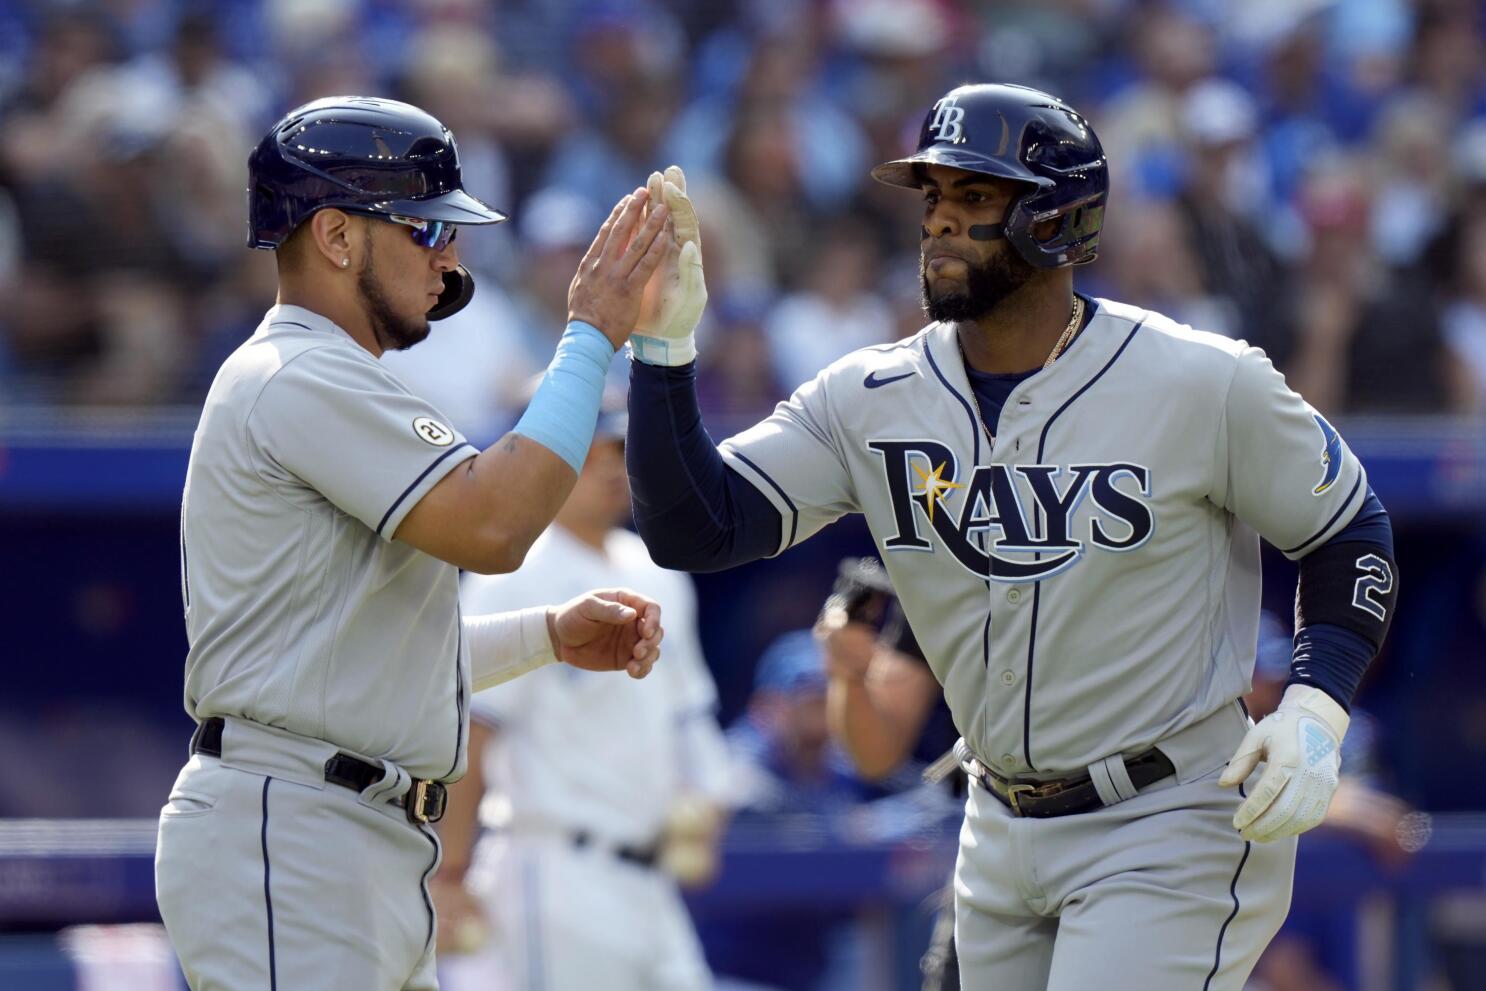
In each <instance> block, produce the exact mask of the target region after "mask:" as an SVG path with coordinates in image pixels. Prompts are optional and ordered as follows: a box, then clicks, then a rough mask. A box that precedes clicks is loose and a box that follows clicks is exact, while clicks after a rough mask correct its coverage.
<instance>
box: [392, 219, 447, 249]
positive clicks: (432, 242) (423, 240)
mask: <svg viewBox="0 0 1486 991" xmlns="http://www.w3.org/2000/svg"><path fill="white" fill-rule="evenodd" d="M381 217H382V219H383V220H387V221H390V222H391V223H394V224H402V225H403V226H404V227H411V228H412V229H413V243H414V244H417V245H420V246H422V247H424V248H432V249H433V250H434V251H443V250H444V249H445V248H447V247H448V246H449V242H450V241H453V240H454V235H455V234H458V233H459V228H458V227H457V226H456V225H454V224H452V223H450V222H449V221H447V220H420V219H419V218H417V217H403V216H400V215H398V214H395V213H390V214H381Z"/></svg>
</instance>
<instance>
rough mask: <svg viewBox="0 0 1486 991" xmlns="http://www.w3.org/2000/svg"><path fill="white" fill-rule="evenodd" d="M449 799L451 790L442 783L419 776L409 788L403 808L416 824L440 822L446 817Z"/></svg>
mask: <svg viewBox="0 0 1486 991" xmlns="http://www.w3.org/2000/svg"><path fill="white" fill-rule="evenodd" d="M448 801H449V792H448V791H447V790H446V789H445V788H444V786H443V785H442V784H440V783H439V782H437V781H429V780H428V779H427V778H419V779H418V780H415V781H414V782H413V787H412V788H410V789H409V790H408V797H407V800H406V802H405V803H404V806H403V809H404V811H405V812H407V815H408V822H411V823H413V824H414V825H419V824H421V823H428V822H438V821H439V820H440V819H442V818H444V806H445V805H446V804H447V803H448Z"/></svg>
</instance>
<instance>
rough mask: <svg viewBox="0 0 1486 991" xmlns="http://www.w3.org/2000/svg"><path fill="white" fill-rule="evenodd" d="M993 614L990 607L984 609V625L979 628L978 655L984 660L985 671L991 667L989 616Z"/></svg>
mask: <svg viewBox="0 0 1486 991" xmlns="http://www.w3.org/2000/svg"><path fill="white" fill-rule="evenodd" d="M993 615H994V614H993V613H992V612H991V611H990V609H987V610H986V621H985V626H983V627H981V630H980V656H981V658H982V659H983V660H984V661H985V667H986V670H987V671H989V670H990V669H991V617H992V616H993Z"/></svg>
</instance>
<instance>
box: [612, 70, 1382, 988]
mask: <svg viewBox="0 0 1486 991" xmlns="http://www.w3.org/2000/svg"><path fill="white" fill-rule="evenodd" d="M873 176H874V177H875V178H877V179H878V180H880V181H882V182H886V183H890V184H893V185H897V186H902V187H904V188H906V189H913V190H917V191H918V194H919V195H920V196H921V197H922V201H923V214H922V216H923V220H922V230H921V232H920V236H921V242H920V243H921V275H922V282H923V296H924V306H925V310H926V311H927V314H928V316H929V318H930V320H932V321H933V322H932V323H930V324H929V325H928V326H927V327H925V328H924V329H923V330H922V331H921V332H920V333H918V334H917V335H915V336H913V337H911V338H908V339H906V340H903V341H900V342H898V343H896V344H889V345H884V346H880V347H871V348H866V349H863V350H860V351H857V352H855V353H853V354H850V355H847V356H846V357H844V358H842V359H840V360H839V361H837V362H835V363H834V364H832V365H831V366H830V367H828V368H826V369H825V370H824V371H822V372H821V373H820V374H819V375H818V376H816V378H815V379H814V380H813V381H811V382H807V383H806V384H804V385H803V386H801V387H800V388H799V389H798V390H797V391H796V392H795V394H794V395H793V396H792V397H791V398H790V399H789V400H788V401H787V402H784V403H781V404H780V405H779V407H778V408H777V409H776V410H775V411H774V413H773V415H771V416H770V417H769V418H768V419H766V420H764V421H763V422H761V423H759V424H757V425H756V426H754V427H752V428H750V429H748V430H745V431H743V432H742V433H740V434H738V435H736V436H734V437H732V438H730V439H728V440H727V441H725V442H723V443H722V444H721V445H720V446H719V447H714V446H713V444H712V442H711V440H710V439H709V438H708V436H707V434H706V431H705V430H704V429H703V426H702V422H701V417H700V414H699V413H698V408H697V401H696V396H695V390H694V377H695V373H694V365H693V358H694V356H695V344H694V340H693V337H692V336H691V333H690V332H691V330H692V325H693V324H694V323H695V317H694V316H693V314H694V313H696V312H697V311H698V309H699V307H698V300H703V299H705V291H704V290H702V289H701V288H700V284H701V250H700V245H699V244H698V243H697V242H696V239H695V216H694V213H693V212H692V211H691V210H690V209H689V207H688V205H687V204H686V202H685V194H684V187H683V185H682V183H681V182H680V181H679V180H680V179H681V178H682V177H681V176H679V175H676V174H672V176H671V177H670V180H671V181H670V185H668V186H664V187H663V194H664V196H665V197H666V199H667V202H668V203H669V204H670V205H671V206H672V212H673V215H674V216H675V221H676V228H675V229H676V236H677V238H679V239H683V244H682V247H681V248H680V250H679V252H676V253H675V254H674V265H673V264H672V262H668V263H667V270H666V278H665V281H664V283H663V288H664V290H665V292H664V293H663V295H664V297H665V300H664V301H665V304H666V305H665V306H663V307H662V313H663V314H664V315H669V317H670V319H662V320H659V321H657V322H656V324H655V325H654V326H653V327H647V329H646V330H645V331H644V332H643V336H636V337H635V338H634V339H633V340H632V342H631V348H632V351H633V358H634V360H633V363H632V364H633V368H632V371H631V395H630V413H631V416H630V430H629V439H628V446H627V457H628V462H629V470H630V474H631V480H632V485H633V488H634V502H635V517H636V522H637V524H638V526H639V530H640V533H641V535H642V537H643V538H644V540H645V542H646V544H647V545H648V546H649V548H650V551H651V554H652V555H653V556H654V557H655V559H656V561H657V562H658V563H660V564H661V565H662V566H664V567H669V568H679V569H686V570H694V571H710V570H716V569H721V568H728V567H733V566H735V565H738V564H742V563H743V562H745V561H750V560H753V559H756V558H760V557H767V556H770V555H774V554H779V553H782V552H783V551H784V550H786V549H787V548H789V547H791V546H793V545H794V544H796V543H799V542H800V541H802V540H804V539H805V538H807V537H809V536H810V535H811V534H813V533H815V532H816V531H817V530H819V529H820V528H821V527H823V526H825V525H827V524H828V523H830V522H832V521H833V520H836V519H838V518H839V517H841V516H843V515H845V514H847V513H861V514H863V515H864V516H865V517H866V519H867V523H868V525H869V527H870V529H871V531H872V534H873V536H874V539H875V541H876V544H877V548H878V551H879V553H880V555H881V557H882V560H883V561H884V562H885V564H886V567H887V570H888V572H889V575H890V577H891V579H892V584H893V586H894V587H895V588H896V589H897V591H898V594H899V596H900V598H901V600H902V604H903V608H904V611H905V613H906V615H907V617H908V619H909V621H910V622H911V623H912V626H913V629H914V631H915V632H916V633H917V634H918V635H919V639H920V641H921V646H922V647H923V649H924V653H925V655H926V657H927V659H928V661H929V665H930V667H931V668H932V669H933V671H934V674H935V676H936V677H937V678H938V679H939V681H940V682H941V683H942V684H943V686H944V691H945V696H946V698H947V700H948V702H949V706H950V709H951V712H952V713H953V716H954V721H955V725H956V727H957V729H958V730H959V732H960V735H961V737H962V739H961V741H960V743H959V744H958V749H959V751H960V756H961V758H962V765H963V766H964V767H965V769H966V770H967V771H968V772H969V774H970V776H971V779H972V781H973V785H972V787H971V789H970V794H969V798H968V800H967V802H966V814H965V822H964V825H963V827H962V830H961V834H960V855H959V859H958V863H957V865H956V871H955V903H956V905H955V913H956V922H955V929H956V945H957V948H958V952H959V957H960V968H961V975H962V977H961V979H962V981H963V986H964V987H966V988H974V989H977V991H992V989H994V991H1033V989H1038V991H1041V989H1043V988H1048V989H1052V991H1075V989H1077V991H1082V989H1085V988H1091V987H1099V988H1112V989H1128V991H1135V989H1141V991H1177V989H1182V991H1191V989H1197V988H1200V989H1207V991H1212V989H1224V991H1238V989H1240V988H1241V987H1242V986H1243V984H1244V980H1245V977H1246V976H1247V975H1248V973H1249V971H1250V970H1251V968H1252V967H1253V966H1254V963H1255V960H1256V959H1257V958H1258V956H1259V954H1260V951H1261V950H1263V948H1264V946H1265V944H1266V943H1267V942H1268V941H1269V939H1270V937H1271V936H1272V935H1273V934H1274V932H1275V931H1276V929H1277V928H1278V927H1279V925H1280V923H1281V921H1282V920H1283V919H1284V917H1285V913H1286V910H1287V907H1288V905H1289V899H1290V886H1291V880H1292V877H1293V867H1294V859H1295V846H1296V840H1295V837H1296V835H1297V834H1299V833H1302V832H1304V831H1305V830H1307V829H1310V828H1311V827H1313V826H1315V825H1316V824H1317V823H1319V822H1320V821H1321V818H1322V816H1323V815H1324V814H1325V812H1326V807H1327V804H1328V802H1329V801H1330V798H1331V794H1332V791H1333V789H1335V787H1336V783H1337V771H1338V766H1339V757H1338V745H1339V743H1340V741H1341V738H1342V735H1343V734H1344V733H1345V732H1346V729H1347V721H1348V715H1347V713H1348V706H1349V704H1350V701H1351V699H1352V695H1353V693H1354V691H1355V690H1356V688H1357V685H1358V682H1359V680H1360V678H1361V676H1362V674H1363V671H1364V670H1365V668H1366V667H1367V665H1368V663H1369V661H1370V660H1371V659H1372V657H1373V655H1374V654H1375V653H1376V651H1377V649H1378V646H1379V644H1380V643H1381V642H1382V640H1383V636H1384V633H1385V631H1386V630H1387V626H1388V620H1389V616H1390V614H1391V613H1392V611H1393V605H1394V601H1395V596H1396V594H1397V592H1396V577H1395V569H1394V563H1393V553H1392V536H1391V529H1390V526H1389V523H1388V517H1387V515H1386V513H1385V512H1384V510H1383V508H1382V506H1381V505H1380V504H1379V503H1378V500H1377V499H1376V498H1375V497H1374V496H1373V494H1372V491H1371V489H1370V488H1369V486H1368V483H1367V476H1366V473H1365V472H1364V470H1363V468H1362V465H1361V464H1359V463H1358V461H1357V459H1356V457H1355V456H1354V455H1353V454H1352V452H1351V451H1350V450H1348V448H1347V446H1346V445H1345V444H1344V443H1343V441H1342V439H1341V437H1340V436H1339V435H1338V434H1337V432H1336V431H1335V430H1334V429H1333V428H1332V427H1331V425H1330V424H1328V423H1327V422H1326V420H1325V419H1324V418H1322V417H1321V416H1320V415H1319V414H1317V413H1316V411H1315V410H1314V409H1312V408H1311V407H1310V406H1308V405H1307V404H1306V402H1305V401H1304V400H1303V399H1302V398H1301V397H1300V396H1298V395H1296V394H1295V393H1294V392H1293V391H1291V390H1290V389H1289V388H1288V387H1287V386H1286V385H1285V380H1284V378H1283V377H1282V376H1281V375H1280V374H1279V373H1278V372H1277V371H1275V369H1274V367H1273V366H1272V365H1271V364H1270V362H1269V360H1268V359H1267V358H1266V357H1265V355H1264V354H1263V352H1261V351H1259V350H1257V349H1255V348H1251V347H1248V346H1246V345H1245V344H1244V343H1243V342H1240V341H1232V340H1228V339H1226V338H1223V337H1219V336H1217V335H1214V334H1209V333H1204V332H1202V331H1198V330H1194V329H1192V328H1190V327H1186V326H1183V325H1181V324H1178V323H1176V322H1174V321H1172V320H1170V319H1168V318H1167V317H1164V316H1162V315H1161V314H1159V313H1153V312H1151V311H1148V310H1143V309H1141V308H1139V307H1135V306H1130V305H1126V304H1123V303H1118V302H1114V301H1111V300H1104V299H1090V298H1088V297H1085V296H1081V295H1078V294H1077V293H1075V292H1074V287H1073V273H1072V267H1073V266H1074V265H1078V264H1081V263H1084V262H1088V261H1092V260H1093V259H1094V256H1095V252H1096V250H1097V247H1098V240H1099V232H1100V227H1101V224H1102V221H1103V216H1104V207H1105V201H1106V197H1107V194H1108V188H1109V187H1108V171H1107V164H1106V160H1105V157H1104V153H1103V151H1102V149H1101V147H1100V144H1099V141H1098V139H1097V138H1096V137H1095V135H1094V132H1093V130H1092V129H1091V128H1090V126H1089V123H1088V122H1087V121H1086V120H1085V119H1084V118H1083V117H1082V116H1080V115H1079V114H1078V113H1077V112H1076V111H1075V110H1073V109H1072V108H1071V107H1069V106H1068V105H1067V104H1065V103H1063V102H1062V101H1061V100H1058V99H1056V98H1054V97H1052V96H1049V95H1048V94H1046V93H1042V92H1038V91H1036V90H1032V89H1027V88H1024V87H1020V86H1009V85H969V86H962V87H959V88H957V89H955V90H952V91H951V92H949V93H947V94H945V96H944V97H943V98H942V99H940V100H939V101H938V102H937V103H935V105H934V106H933V108H932V109H931V110H930V111H929V113H928V114H927V115H926V117H925V119H924V122H923V127H922V130H921V132H920V136H919V144H918V148H917V150H916V151H915V153H914V154H913V155H911V156H910V157H908V158H904V159H901V160H898V161H893V162H888V163H885V164H883V165H880V166H878V167H877V168H876V169H874V170H873ZM1260 537H1263V538H1264V539H1265V540H1267V541H1269V542H1270V543H1271V544H1273V545H1274V546H1276V547H1278V548H1279V549H1280V550H1281V551H1283V552H1284V554H1285V555H1286V556H1288V557H1290V558H1291V559H1294V560H1297V561H1298V562H1299V566H1300V580H1299V587H1298V590H1297V596H1296V626H1297V632H1296V637H1295V659H1294V665H1293V671H1292V674H1291V676H1290V682H1289V686H1288V688H1287V689H1286V692H1285V696H1284V701H1283V703H1282V704H1281V705H1280V707H1279V709H1278V710H1277V711H1276V712H1275V713H1273V714H1271V715H1269V716H1267V717H1265V719H1264V720H1263V721H1262V722H1260V723H1259V724H1258V725H1257V726H1255V725H1253V724H1252V723H1251V721H1250V720H1249V719H1248V717H1247V715H1246V714H1245V712H1244V711H1243V709H1242V707H1241V705H1240V703H1239V701H1238V698H1239V696H1240V695H1241V694H1242V693H1244V692H1245V691H1246V690H1247V688H1248V685H1249V677H1250V672H1251V671H1252V669H1253V665H1254V654H1255V646H1256V639H1257V629H1258V620H1259V592H1260V585H1259V582H1260V567H1259V563H1260V562H1259V538H1260Z"/></svg>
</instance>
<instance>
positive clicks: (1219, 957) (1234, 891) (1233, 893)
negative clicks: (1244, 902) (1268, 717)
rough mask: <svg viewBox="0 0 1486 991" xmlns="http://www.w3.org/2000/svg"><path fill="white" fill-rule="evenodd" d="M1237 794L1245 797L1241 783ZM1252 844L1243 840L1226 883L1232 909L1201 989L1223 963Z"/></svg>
mask: <svg viewBox="0 0 1486 991" xmlns="http://www.w3.org/2000/svg"><path fill="white" fill-rule="evenodd" d="M1238 794H1239V797H1241V798H1247V797H1248V794H1247V793H1246V792H1245V791H1244V787H1243V785H1239V786H1238ZM1253 848H1254V844H1253V843H1251V842H1249V841H1248V840H1245V841H1244V845H1243V856H1242V857H1240V858H1238V869H1237V870H1235V871H1234V872H1233V880H1232V881H1231V882H1230V883H1229V885H1228V895H1229V897H1231V898H1232V899H1233V911H1231V912H1229V913H1228V918H1226V919H1224V920H1223V925H1222V927H1221V928H1220V929H1219V930H1218V945H1217V947H1215V948H1214V949H1213V969H1212V970H1210V971H1208V972H1207V980H1205V981H1203V982H1202V991H1208V988H1209V987H1211V985H1212V983H1213V978H1214V977H1216V976H1217V974H1218V967H1220V966H1221V965H1222V963H1223V937H1224V936H1226V935H1227V934H1228V924H1229V923H1231V922H1232V921H1233V920H1234V919H1236V918H1238V907H1239V903H1238V877H1239V875H1240V874H1242V873H1243V868H1244V864H1247V863H1248V862H1249V852H1250V851H1251V850H1252V849H1253Z"/></svg>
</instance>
